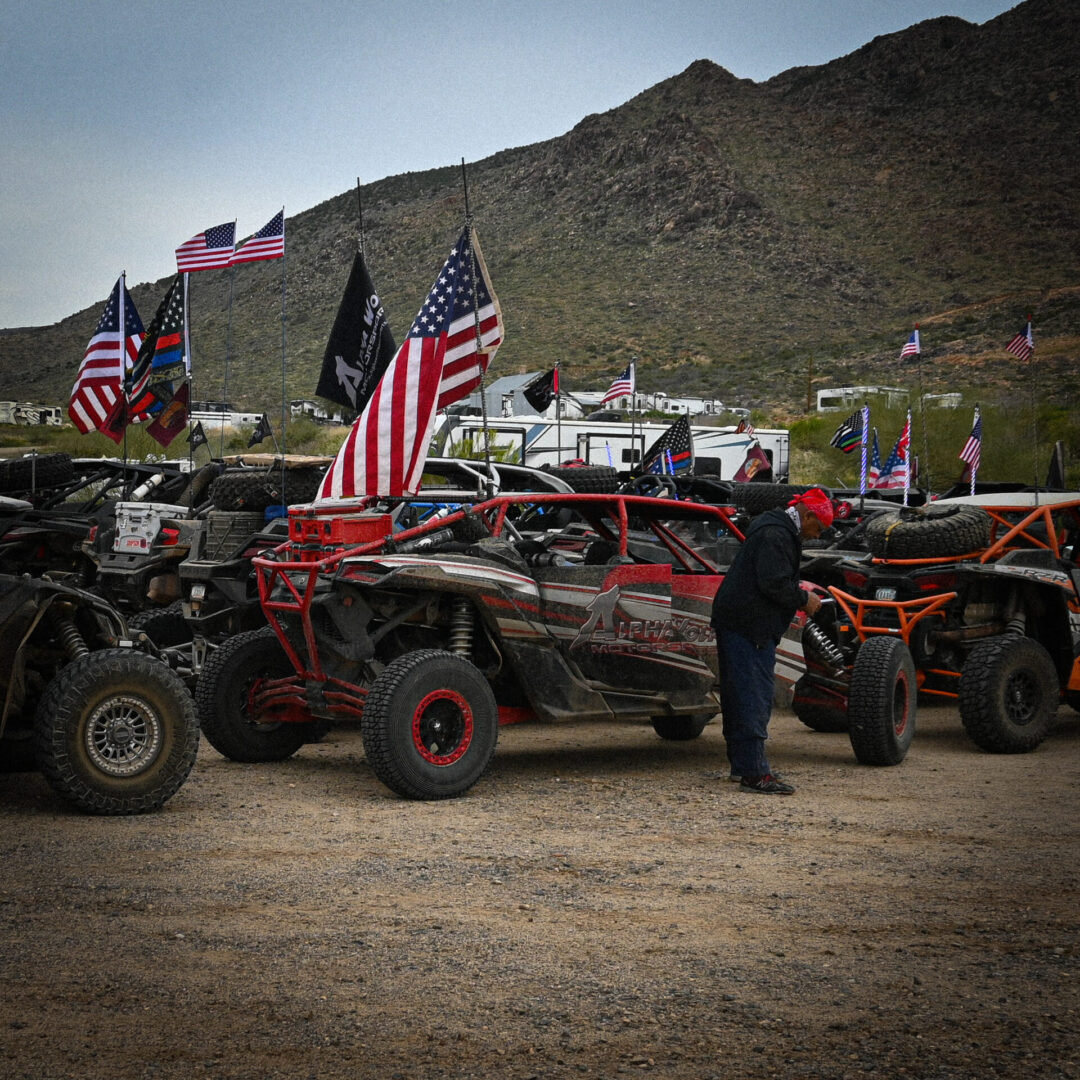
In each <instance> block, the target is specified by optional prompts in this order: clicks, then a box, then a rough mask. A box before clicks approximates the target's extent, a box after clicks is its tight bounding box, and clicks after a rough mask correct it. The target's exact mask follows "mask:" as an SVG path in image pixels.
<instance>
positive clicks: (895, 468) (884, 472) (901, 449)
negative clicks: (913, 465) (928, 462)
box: [874, 414, 911, 491]
mask: <svg viewBox="0 0 1080 1080" xmlns="http://www.w3.org/2000/svg"><path fill="white" fill-rule="evenodd" d="M910 451H911V416H910V414H909V415H908V418H907V422H906V423H905V424H904V427H903V430H902V431H901V432H900V436H899V438H898V439H897V440H896V444H895V445H894V446H893V448H892V450H891V451H890V452H889V456H888V457H887V458H886V459H885V464H884V465H882V466H881V472H880V473H879V474H878V478H877V483H876V484H874V487H876V488H877V489H878V490H879V491H882V490H887V489H890V488H893V489H895V488H906V487H908V486H909V485H910V474H909V472H908V465H909V461H910V456H911V454H910Z"/></svg>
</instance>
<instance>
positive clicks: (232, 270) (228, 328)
mask: <svg viewBox="0 0 1080 1080" xmlns="http://www.w3.org/2000/svg"><path fill="white" fill-rule="evenodd" d="M235 229H236V222H235V221H234V222H233V230H234V235H235ZM235 281H236V267H235V265H234V266H230V267H229V316H228V319H227V320H226V322H225V379H224V381H223V383H222V387H221V402H222V404H225V403H226V402H227V401H228V400H229V350H230V349H231V347H232V305H233V283H234V282H235ZM220 427H221V441H220V443H219V448H218V452H219V454H220V455H221V457H224V456H225V417H224V415H222V417H221V424H220Z"/></svg>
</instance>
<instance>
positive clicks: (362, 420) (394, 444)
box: [319, 226, 503, 499]
mask: <svg viewBox="0 0 1080 1080" xmlns="http://www.w3.org/2000/svg"><path fill="white" fill-rule="evenodd" d="M470 239H471V247H470ZM474 269H475V274H476V281H475V282H474V281H473V273H474ZM477 311H479V317H478V316H477ZM478 326H479V335H478ZM478 336H479V340H477V338H478ZM502 337H503V323H502V313H501V312H500V311H499V301H498V299H497V298H496V296H495V293H494V292H493V291H492V289H491V285H490V283H489V279H488V275H487V267H486V266H485V265H484V258H483V255H481V253H480V245H479V243H478V242H477V239H476V235H475V233H473V234H472V236H471V237H470V229H469V226H466V227H465V231H464V232H463V233H462V234H461V236H460V238H459V239H458V242H457V244H456V245H455V246H454V248H453V249H452V250H451V252H450V255H449V257H448V258H447V260H446V262H445V263H444V264H443V268H442V270H441V272H440V273H439V276H438V277H437V278H436V279H435V284H434V285H432V287H431V291H430V292H429V293H428V296H427V299H426V300H425V301H424V306H423V307H422V308H421V309H420V311H419V313H418V314H417V316H416V319H415V320H414V321H413V324H412V327H411V328H410V329H409V336H408V337H407V338H406V339H405V341H404V343H403V344H402V345H401V347H400V348H399V349H398V351H397V354H396V355H395V356H394V359H393V360H392V361H391V362H390V366H389V367H388V368H387V369H386V373H385V374H384V375H383V377H382V379H381V380H380V381H379V384H378V386H376V387H375V391H374V393H373V394H372V395H371V398H370V399H369V401H368V403H367V405H365V406H364V411H363V412H362V413H361V414H360V416H359V417H358V419H357V420H356V422H355V423H354V424H353V426H352V429H351V430H350V432H349V434H348V436H347V437H346V439H345V442H344V444H343V445H342V447H341V449H340V450H339V451H338V454H337V457H336V458H335V459H334V463H333V464H332V465H331V466H330V468H329V470H328V471H327V473H326V476H325V478H324V479H323V483H322V487H321V488H320V490H319V498H321V499H352V498H358V497H360V496H363V495H405V494H413V493H415V492H416V491H417V489H418V488H419V486H420V477H421V475H422V473H423V471H424V461H425V459H426V457H427V446H428V442H429V441H430V439H431V431H432V427H433V426H434V423H435V412H436V410H438V409H442V408H445V407H446V406H447V405H449V404H451V403H452V402H455V401H457V400H459V399H460V398H463V397H465V396H466V395H467V394H469V393H471V392H472V391H473V390H474V389H475V388H476V387H477V386H478V385H479V383H480V376H481V374H482V372H483V371H486V370H487V367H488V364H489V363H490V362H491V358H492V357H493V356H494V355H495V350H496V349H497V348H498V346H499V343H500V342H501V341H502Z"/></svg>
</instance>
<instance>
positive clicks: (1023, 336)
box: [1005, 319, 1035, 360]
mask: <svg viewBox="0 0 1080 1080" xmlns="http://www.w3.org/2000/svg"><path fill="white" fill-rule="evenodd" d="M1005 348H1006V350H1007V351H1008V352H1011V353H1012V354H1013V356H1015V357H1016V358H1017V359H1018V360H1027V359H1028V358H1029V357H1030V356H1031V354H1032V353H1033V352H1034V351H1035V338H1034V336H1033V335H1032V333H1031V320H1030V319H1028V321H1027V325H1026V326H1023V327H1021V328H1020V329H1019V330H1018V331H1017V332H1016V336H1015V337H1014V338H1013V339H1012V341H1010V342H1009V344H1008V345H1006V346H1005Z"/></svg>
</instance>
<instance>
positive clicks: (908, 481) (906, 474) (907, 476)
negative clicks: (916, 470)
mask: <svg viewBox="0 0 1080 1080" xmlns="http://www.w3.org/2000/svg"><path fill="white" fill-rule="evenodd" d="M906 426H907V438H908V444H907V468H906V469H905V470H904V505H905V506H907V504H908V492H909V491H911V409H908V411H907V423H906Z"/></svg>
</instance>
